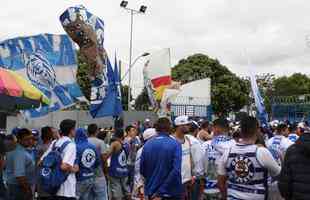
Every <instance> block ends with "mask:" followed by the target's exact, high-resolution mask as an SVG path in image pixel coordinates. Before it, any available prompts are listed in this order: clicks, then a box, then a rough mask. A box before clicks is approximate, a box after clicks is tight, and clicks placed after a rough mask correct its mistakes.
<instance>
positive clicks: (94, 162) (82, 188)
mask: <svg viewBox="0 0 310 200" xmlns="http://www.w3.org/2000/svg"><path fill="white" fill-rule="evenodd" d="M75 143H76V149H77V160H76V163H77V164H78V166H79V171H78V173H77V174H76V178H77V196H78V197H79V199H80V200H88V199H94V198H92V196H93V194H92V190H93V188H94V187H95V186H94V185H95V170H96V168H97V167H98V166H99V165H100V159H99V154H98V152H97V150H96V147H95V145H93V144H91V143H89V142H88V138H87V135H86V130H85V129H83V128H79V129H77V130H76V134H75Z"/></svg>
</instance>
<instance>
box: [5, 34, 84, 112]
mask: <svg viewBox="0 0 310 200" xmlns="http://www.w3.org/2000/svg"><path fill="white" fill-rule="evenodd" d="M0 66H1V67H5V68H8V69H11V70H14V71H16V72H17V73H19V74H21V75H22V76H23V77H24V78H26V79H28V80H30V81H31V83H32V84H33V85H34V86H36V87H37V88H38V89H40V90H41V91H42V92H43V93H44V94H45V95H46V96H47V97H49V98H50V99H51V104H50V105H49V106H44V107H40V108H37V109H32V110H27V111H26V112H25V114H26V116H27V117H30V118H36V117H41V116H44V115H46V114H48V113H49V112H53V111H57V110H60V109H63V108H66V107H69V106H71V105H73V104H75V103H76V102H77V101H79V100H85V97H84V95H83V94H82V92H81V90H80V87H79V85H78V84H77V82H76V78H75V76H76V69H77V59H76V49H75V46H74V43H73V42H72V41H71V39H70V38H69V37H68V36H67V35H55V34H40V35H34V36H29V37H18V38H13V39H9V40H6V41H3V42H1V43H0Z"/></svg>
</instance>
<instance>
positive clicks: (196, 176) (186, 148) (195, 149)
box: [173, 116, 207, 200]
mask: <svg viewBox="0 0 310 200" xmlns="http://www.w3.org/2000/svg"><path fill="white" fill-rule="evenodd" d="M190 124H191V121H190V120H189V119H188V116H180V117H177V118H176V119H175V121H174V125H175V127H176V131H175V134H174V135H173V137H174V138H175V139H176V140H177V141H179V142H180V143H181V145H182V166H181V174H182V184H183V185H184V187H185V192H184V197H185V198H187V199H193V198H192V197H193V196H195V197H194V198H196V199H197V200H198V198H199V196H200V194H193V193H192V192H193V191H194V186H196V184H195V182H199V183H200V184H202V186H203V184H204V182H203V181H202V178H203V177H204V174H205V167H206V162H207V160H206V159H205V158H204V151H203V149H202V146H201V145H200V143H199V141H198V140H197V139H196V138H195V137H194V136H192V135H189V134H188V133H189V129H190Z"/></svg>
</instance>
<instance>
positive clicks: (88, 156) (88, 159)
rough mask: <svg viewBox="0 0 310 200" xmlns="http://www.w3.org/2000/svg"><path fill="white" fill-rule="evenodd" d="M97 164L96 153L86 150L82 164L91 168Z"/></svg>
mask: <svg viewBox="0 0 310 200" xmlns="http://www.w3.org/2000/svg"><path fill="white" fill-rule="evenodd" d="M95 162H96V153H95V151H94V150H92V149H86V150H85V151H84V152H83V154H82V164H83V165H84V166H85V167H87V168H90V167H92V166H93V165H94V164H95Z"/></svg>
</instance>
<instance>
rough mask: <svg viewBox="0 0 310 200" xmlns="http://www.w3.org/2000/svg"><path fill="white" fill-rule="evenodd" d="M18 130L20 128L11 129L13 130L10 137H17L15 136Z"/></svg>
mask: <svg viewBox="0 0 310 200" xmlns="http://www.w3.org/2000/svg"><path fill="white" fill-rule="evenodd" d="M19 130H20V128H18V127H15V128H13V130H12V132H11V133H12V135H15V136H17V134H18V132H19Z"/></svg>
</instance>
